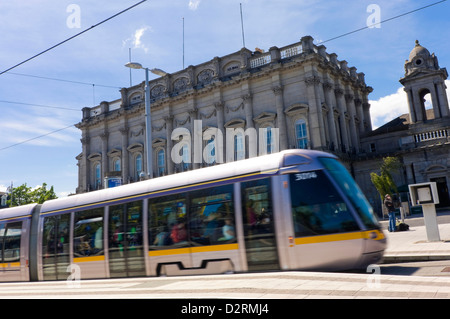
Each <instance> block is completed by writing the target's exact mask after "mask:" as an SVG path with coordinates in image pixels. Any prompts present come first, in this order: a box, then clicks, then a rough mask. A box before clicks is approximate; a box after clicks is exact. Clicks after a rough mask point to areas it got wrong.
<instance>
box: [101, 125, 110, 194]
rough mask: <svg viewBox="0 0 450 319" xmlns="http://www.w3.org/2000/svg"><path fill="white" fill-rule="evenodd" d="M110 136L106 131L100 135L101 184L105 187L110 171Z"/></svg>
mask: <svg viewBox="0 0 450 319" xmlns="http://www.w3.org/2000/svg"><path fill="white" fill-rule="evenodd" d="M108 136H109V133H108V132H106V129H105V132H103V133H102V134H101V135H100V137H101V139H102V176H101V179H102V180H101V183H102V185H103V186H105V185H104V179H105V177H106V174H107V173H108V171H109V165H108Z"/></svg>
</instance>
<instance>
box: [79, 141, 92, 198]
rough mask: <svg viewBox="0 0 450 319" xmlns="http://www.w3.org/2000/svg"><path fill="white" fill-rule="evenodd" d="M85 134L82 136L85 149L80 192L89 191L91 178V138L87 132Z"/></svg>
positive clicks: (82, 160) (81, 167)
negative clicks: (89, 158) (89, 157)
mask: <svg viewBox="0 0 450 319" xmlns="http://www.w3.org/2000/svg"><path fill="white" fill-rule="evenodd" d="M83 135H84V136H83V137H82V138H81V140H80V141H81V145H82V149H83V157H82V159H81V166H80V169H81V184H80V192H82V193H84V192H87V191H88V188H89V187H88V185H89V178H90V176H89V175H90V174H89V172H90V170H89V160H88V156H89V151H90V145H91V144H90V138H89V136H87V134H83Z"/></svg>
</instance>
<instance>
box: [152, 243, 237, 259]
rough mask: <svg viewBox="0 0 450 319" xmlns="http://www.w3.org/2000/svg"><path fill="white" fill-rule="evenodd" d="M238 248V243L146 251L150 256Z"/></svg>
mask: <svg viewBox="0 0 450 319" xmlns="http://www.w3.org/2000/svg"><path fill="white" fill-rule="evenodd" d="M238 248H239V245H238V244H224V245H213V246H198V247H185V248H175V249H164V250H151V251H149V252H148V255H149V256H150V257H158V256H169V255H181V254H190V253H204V252H213V251H226V250H237V249H238Z"/></svg>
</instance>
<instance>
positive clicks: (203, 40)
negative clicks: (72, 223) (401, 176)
mask: <svg viewBox="0 0 450 319" xmlns="http://www.w3.org/2000/svg"><path fill="white" fill-rule="evenodd" d="M138 2H139V0H120V1H118V0H108V1H106V0H97V1H87V0H68V1H66V0H32V1H24V0H18V1H1V2H0V34H1V35H2V41H1V42H0V72H2V71H4V70H6V69H8V68H10V67H12V66H14V65H16V64H17V63H20V62H22V61H23V60H26V59H28V58H30V57H32V56H34V55H35V54H37V53H39V52H41V51H43V50H45V49H47V48H49V47H51V46H53V45H55V44H57V43H59V42H61V41H63V40H65V39H67V38H69V37H72V36H74V35H75V34H77V33H79V32H81V31H83V30H85V29H87V28H89V27H90V26H92V25H95V24H97V23H99V22H100V21H102V20H104V19H106V18H109V17H111V16H112V15H114V14H116V13H118V12H120V11H122V10H124V9H126V8H127V7H129V6H131V5H133V4H136V3H138ZM433 2H437V0H436V1H425V0H397V1H385V0H380V1H377V0H369V1H365V0H349V1H345V2H344V1H329V0H328V1H326V0H278V1H266V0H170V1H167V0H153V1H151V0H148V1H146V2H144V3H143V4H140V5H139V6H137V7H135V8H133V9H131V10H130V11H127V12H125V13H123V14H122V15H120V16H118V17H115V18H114V19H112V20H110V21H108V22H105V23H104V24H102V25H100V26H98V27H96V28H93V29H92V30H90V31H88V32H86V33H84V34H82V35H81V36H79V37H76V38H74V39H72V40H70V41H68V42H66V43H64V44H62V45H61V46H59V47H57V48H55V49H53V50H51V51H49V52H47V53H45V54H43V55H41V56H39V57H37V58H35V59H33V60H31V61H29V62H27V63H24V64H23V65H21V66H19V67H17V68H15V69H13V70H11V71H9V72H8V73H4V74H2V75H0V114H1V115H0V190H4V189H5V187H6V186H8V185H9V184H10V183H11V182H13V183H14V185H15V186H19V185H21V184H23V183H27V184H28V186H32V187H34V186H37V185H41V184H42V183H44V182H45V183H47V184H48V185H53V186H54V187H55V191H56V192H57V193H58V195H59V196H65V195H67V194H69V193H73V192H75V189H76V187H77V184H78V177H77V176H78V175H77V174H78V168H77V165H76V164H77V162H76V160H75V157H76V156H77V155H78V154H80V152H81V143H80V137H81V136H80V132H79V131H78V130H77V129H76V128H74V127H72V128H67V129H64V130H61V131H59V132H57V133H53V134H50V135H47V136H45V137H41V138H36V139H34V138H35V137H38V136H41V135H45V134H47V133H49V132H53V131H56V130H59V129H63V128H66V127H68V126H70V125H73V124H76V123H78V122H79V121H80V120H81V109H82V108H83V107H92V106H95V105H98V104H99V103H100V102H101V101H112V100H115V99H118V98H120V93H119V89H120V88H121V87H128V86H129V85H130V71H129V69H127V68H125V67H124V64H125V63H126V62H128V59H129V49H130V48H131V54H132V60H134V61H138V62H140V63H142V64H143V65H145V66H148V67H150V68H153V67H157V68H161V69H163V70H165V71H167V72H176V71H178V70H181V69H182V68H183V49H182V48H183V41H182V40H183V35H182V34H183V33H182V30H183V18H184V24H185V50H184V52H185V54H184V56H185V67H187V66H189V65H196V64H200V63H203V62H205V61H209V60H211V59H212V58H214V57H216V56H219V57H220V56H223V55H227V54H229V53H232V52H235V51H238V50H240V49H241V48H242V36H241V23H240V21H241V20H240V5H239V4H240V3H242V8H243V15H244V31H245V44H246V47H247V48H248V49H251V50H254V49H255V48H256V47H258V48H261V49H263V50H268V49H269V48H270V47H272V46H278V47H282V46H285V45H288V44H291V43H295V42H298V41H299V40H300V38H301V37H302V36H305V35H311V36H312V37H313V38H314V39H315V42H316V43H319V42H321V41H326V40H328V39H331V38H334V37H336V36H339V35H342V34H345V33H347V32H350V31H353V30H356V29H359V28H363V27H365V26H366V25H367V20H368V18H370V17H371V15H373V14H374V13H376V12H374V11H372V10H368V8H369V5H371V4H375V5H376V6H377V8H379V14H380V18H381V20H385V19H389V18H391V17H394V16H397V15H401V14H403V13H406V12H409V11H412V10H415V9H418V8H420V7H423V6H426V5H429V4H431V3H433ZM71 5H75V6H71ZM73 8H75V9H76V10H75V11H74V10H73ZM78 13H79V14H78ZM449 14H450V1H449V2H443V3H440V4H438V5H435V6H432V7H429V8H426V9H423V10H420V11H417V12H415V13H412V14H409V15H406V16H403V17H400V18H398V19H395V20H392V21H388V22H386V23H383V24H382V25H381V27H380V28H371V29H366V30H362V31H360V32H357V33H353V34H350V35H347V36H345V37H341V38H338V39H335V40H332V41H328V42H325V43H324V45H325V46H326V47H327V52H329V53H331V52H334V53H336V54H337V55H338V59H340V60H346V61H348V64H349V66H355V67H356V68H357V69H358V72H364V73H365V75H366V83H367V84H368V85H370V86H372V87H373V89H374V91H373V92H372V93H371V94H370V95H369V98H370V100H371V105H372V107H371V114H372V121H373V125H374V126H375V127H377V126H380V125H382V124H383V123H385V122H387V121H389V120H390V119H392V118H394V117H396V116H398V115H400V114H403V113H406V112H407V105H406V100H405V96H404V93H403V91H402V87H401V85H400V83H399V82H398V80H399V79H400V78H401V77H403V75H404V67H403V65H404V62H405V60H406V59H407V58H408V56H409V52H410V51H411V50H412V49H413V47H414V41H415V40H416V39H418V40H419V41H420V43H421V44H422V45H423V46H425V47H426V48H428V49H429V51H430V52H435V54H436V55H437V57H438V59H439V64H440V66H441V67H446V66H447V67H450V54H449V52H450V42H449V41H448V39H449V38H450V19H448V15H449ZM78 17H79V19H78ZM72 18H75V20H73V19H72ZM369 20H370V19H369ZM68 22H69V23H68ZM76 22H79V23H80V25H79V27H78V25H76ZM71 23H72V24H71ZM73 23H74V24H73ZM152 76H153V75H152ZM143 80H144V73H143V72H142V71H140V70H136V71H132V83H133V85H134V84H138V83H140V82H142V81H143ZM447 83H448V84H447V86H449V82H447ZM449 95H450V94H449ZM29 139H33V140H31V141H28V142H26V143H22V142H23V141H26V140H29ZM18 143H19V144H18Z"/></svg>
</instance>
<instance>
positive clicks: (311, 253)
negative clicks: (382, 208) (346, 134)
mask: <svg viewBox="0 0 450 319" xmlns="http://www.w3.org/2000/svg"><path fill="white" fill-rule="evenodd" d="M385 247H386V238H385V236H384V234H383V232H382V230H381V228H380V226H379V224H378V221H377V218H376V216H375V215H374V213H373V211H372V208H371V206H370V205H369V203H368V202H367V200H366V198H365V197H364V195H363V194H362V192H361V191H360V189H359V188H358V186H357V185H356V183H355V182H354V180H353V179H352V178H351V176H350V174H349V173H348V172H347V170H346V169H345V168H344V166H342V165H341V164H340V163H339V162H338V160H337V159H336V158H335V157H334V156H333V155H330V154H327V153H323V152H316V151H308V150H288V151H283V152H280V153H277V154H271V155H265V156H260V157H255V158H251V159H247V160H242V161H238V162H232V163H227V164H222V165H219V166H213V167H207V168H202V169H197V170H193V171H189V172H184V173H179V174H173V175H169V176H164V177H159V178H154V179H152V180H147V181H143V182H137V183H133V184H128V185H124V186H119V187H115V188H109V189H104V190H99V191H95V192H90V193H86V194H81V195H75V196H69V197H66V198H61V199H56V200H51V201H48V202H45V203H44V204H42V205H37V204H33V205H27V206H21V207H14V208H9V209H3V210H1V211H0V281H28V280H31V281H38V280H66V279H67V278H68V277H69V276H70V275H73V273H74V272H76V273H77V276H79V278H81V279H87V278H115V277H136V276H160V275H166V276H170V275H184V274H186V275H191V274H217V273H226V272H251V271H268V270H344V269H356V268H364V267H366V266H367V265H369V264H373V263H377V262H378V261H380V259H381V258H382V256H383V252H384V249H385Z"/></svg>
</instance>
